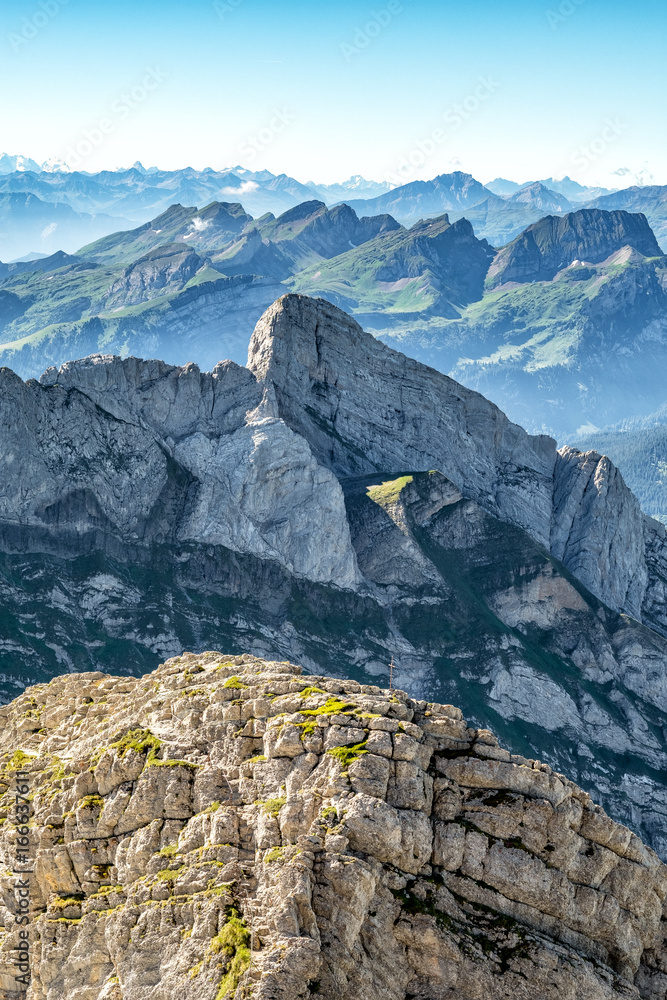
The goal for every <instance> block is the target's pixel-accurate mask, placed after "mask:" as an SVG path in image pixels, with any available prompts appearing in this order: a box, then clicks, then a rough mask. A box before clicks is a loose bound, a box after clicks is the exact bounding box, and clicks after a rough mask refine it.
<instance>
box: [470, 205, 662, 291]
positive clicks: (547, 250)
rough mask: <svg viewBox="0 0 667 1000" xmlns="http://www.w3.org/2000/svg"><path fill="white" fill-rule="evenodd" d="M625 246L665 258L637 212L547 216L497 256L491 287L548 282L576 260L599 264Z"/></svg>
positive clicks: (593, 211)
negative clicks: (512, 282)
mask: <svg viewBox="0 0 667 1000" xmlns="http://www.w3.org/2000/svg"><path fill="white" fill-rule="evenodd" d="M625 246H630V247H633V248H634V249H635V250H638V251H639V252H640V253H641V254H643V255H644V256H645V257H660V256H662V251H661V249H660V247H659V245H658V242H657V240H656V238H655V235H654V233H653V230H652V229H651V227H650V226H649V224H648V222H647V220H646V216H644V215H641V214H639V213H638V214H632V213H630V212H624V211H614V212H605V211H602V210H600V209H581V211H579V212H570V213H568V214H567V215H564V216H562V217H557V216H552V215H548V216H547V217H546V218H544V219H541V220H540V221H539V222H536V223H534V224H533V225H532V226H529V227H528V228H527V229H526V230H524V232H523V233H521V235H520V236H517V238H516V239H515V240H513V241H512V242H511V243H509V244H508V245H507V246H506V247H504V248H503V249H502V250H501V251H500V252H499V253H498V255H497V256H496V258H495V260H494V261H493V263H492V265H491V267H490V269H489V274H488V279H487V282H488V284H489V286H490V287H497V286H498V285H502V284H505V283H506V282H510V281H517V282H527V281H550V280H551V279H552V278H553V277H555V275H556V274H557V273H558V271H560V270H562V269H563V268H564V267H568V266H569V265H570V264H571V263H572V262H573V261H574V260H581V261H585V262H587V263H590V264H596V263H599V262H601V261H603V260H606V259H607V257H610V256H611V254H613V253H615V252H616V251H617V250H620V249H621V248H622V247H625Z"/></svg>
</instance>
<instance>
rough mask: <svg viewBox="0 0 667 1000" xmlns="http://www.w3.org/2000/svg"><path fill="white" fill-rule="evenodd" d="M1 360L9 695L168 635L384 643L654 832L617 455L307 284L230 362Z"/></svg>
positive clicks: (363, 649) (334, 659)
mask: <svg viewBox="0 0 667 1000" xmlns="http://www.w3.org/2000/svg"><path fill="white" fill-rule="evenodd" d="M0 378H1V381H2V393H1V394H0V428H1V430H0V443H1V445H2V459H3V463H4V464H3V490H2V493H1V494H0V593H1V598H2V608H3V616H4V635H3V641H2V643H0V690H1V691H2V692H3V696H4V698H8V697H11V696H14V695H15V694H16V693H17V692H18V691H19V690H20V689H21V688H22V687H23V686H24V685H25V684H26V683H30V682H34V681H37V680H40V681H41V680H48V679H49V678H50V677H51V676H53V675H54V674H55V673H61V672H63V671H64V670H68V671H84V672H85V671H87V670H90V669H103V670H105V671H110V672H115V673H125V672H130V673H137V672H145V671H146V670H149V669H153V668H154V667H155V665H156V664H157V663H158V662H159V660H160V659H164V658H166V657H169V656H172V655H174V654H176V653H177V652H178V651H179V650H180V649H183V648H191V649H197V650H201V649H207V648H211V647H213V646H218V645H221V644H224V646H225V647H226V648H228V649H229V650H230V651H232V652H234V653H243V652H251V653H254V654H255V655H258V656H263V657H266V658H268V659H290V660H293V661H298V662H301V663H303V664H304V667H305V668H306V669H308V670H310V671H312V672H313V673H316V674H319V673H328V674H331V673H338V674H342V675H351V676H353V677H355V678H356V680H357V681H359V682H361V683H369V682H370V683H372V682H374V680H375V679H377V678H378V677H382V678H385V677H386V676H387V669H388V664H389V662H390V659H391V657H392V656H393V657H394V659H395V663H396V678H397V682H398V683H399V684H400V685H401V687H404V688H406V689H408V690H409V692H410V695H411V696H412V697H416V698H424V697H428V698H429V699H436V700H438V701H448V702H453V703H456V704H459V705H461V706H462V708H463V710H464V711H465V712H466V714H467V715H468V717H471V718H473V719H474V721H475V724H476V725H478V726H482V727H489V726H492V727H493V728H494V730H495V731H496V732H498V734H499V736H500V737H501V738H502V740H503V741H504V743H505V744H506V745H508V746H511V747H512V749H513V750H515V751H516V752H520V753H522V754H524V755H526V756H528V757H533V756H539V757H540V758H541V759H542V760H545V761H546V762H547V763H549V764H550V766H553V767H555V768H556V769H557V770H559V771H566V772H567V773H568V774H570V775H572V776H573V777H575V778H576V779H577V781H578V782H579V784H581V785H582V786H583V787H584V788H586V789H588V790H589V791H591V792H593V791H594V792H595V794H596V796H597V798H598V800H599V801H600V802H601V803H602V804H603V805H604V806H605V808H607V809H608V810H609V811H610V813H611V814H612V815H613V816H614V817H615V819H617V820H620V821H623V822H625V823H627V824H628V825H629V826H631V827H632V828H633V829H634V830H635V832H636V833H638V834H640V835H641V836H642V838H643V839H645V840H647V841H648V842H649V843H650V844H651V846H652V847H654V848H655V849H656V850H659V851H660V852H662V853H663V854H664V853H665V852H667V838H666V836H665V829H666V828H667V827H666V823H665V817H666V816H667V787H666V785H665V779H664V775H665V772H666V770H667V754H666V752H665V746H664V740H663V738H662V733H663V731H666V730H667V683H666V682H665V678H666V677H667V639H666V638H665V634H666V633H667V621H666V620H665V593H664V579H665V552H666V551H667V549H666V545H665V534H664V528H662V527H661V526H659V525H657V524H656V523H655V522H650V521H649V520H647V519H645V518H644V516H643V515H642V513H641V510H640V509H639V505H638V503H637V501H636V499H635V498H634V497H633V496H632V494H631V492H630V491H629V490H628V489H627V487H626V486H625V484H624V482H623V480H622V477H621V476H620V475H619V473H618V472H617V470H615V469H614V467H613V465H612V464H611V463H610V462H609V461H608V460H605V459H603V458H602V457H600V456H596V455H595V454H588V455H582V454H580V453H579V452H570V451H564V452H562V453H558V452H557V451H556V446H555V443H554V442H553V441H552V440H551V439H550V438H547V437H534V436H531V435H528V434H527V433H526V432H525V431H523V430H522V429H521V428H520V427H518V426H517V425H516V424H513V423H511V421H509V420H508V419H507V418H506V417H505V416H504V414H503V413H502V412H501V411H500V410H499V409H498V408H497V407H495V406H494V405H493V404H492V403H491V402H489V401H488V400H486V399H484V397H482V396H480V395H478V394H477V393H474V392H471V391H470V390H467V389H465V388H464V387H462V386H459V385H457V383H456V382H454V381H453V380H451V379H448V378H447V377H445V376H443V375H440V374H439V373H437V372H435V371H433V370H432V369H429V368H427V367H426V366H423V365H420V364H418V363H417V362H415V361H412V360H411V359H409V358H406V357H405V356H404V355H402V354H399V353H397V352H395V351H392V350H390V349H389V348H387V347H386V346H384V345H382V344H380V343H379V342H377V341H376V340H375V339H374V338H373V337H372V336H370V335H369V334H366V333H364V332H363V331H362V330H361V328H360V327H359V326H358V325H357V324H356V323H354V321H353V320H351V319H350V318H349V317H347V316H346V315H345V314H344V313H342V312H341V311H340V310H337V309H335V307H333V306H331V305H329V304H328V303H326V302H321V301H313V300H310V299H306V298H303V297H299V296H288V297H286V298H283V299H281V300H280V301H279V302H277V303H276V304H275V305H274V306H272V307H271V309H270V310H268V311H267V313H266V314H265V316H264V317H263V319H262V321H261V322H260V324H259V325H258V327H257V330H256V333H255V336H254V337H253V341H252V344H251V351H250V358H249V366H248V368H241V367H240V366H238V365H235V364H233V363H231V362H223V363H220V364H218V365H216V366H215V368H214V369H213V371H212V372H210V373H203V372H201V371H200V370H199V369H198V368H197V367H196V366H195V365H186V366H184V367H182V368H179V367H175V366H171V365H167V364H164V363H162V362H159V361H140V360H138V359H136V358H125V359H120V358H117V357H107V356H100V355H97V356H93V357H91V358H86V359H84V360H82V361H75V362H71V363H69V364H67V365H63V366H61V367H60V368H59V369H55V368H54V369H50V370H48V371H47V372H46V373H45V374H44V376H43V377H42V380H41V382H40V383H37V382H35V381H28V382H25V383H24V382H22V381H21V380H20V379H19V378H17V377H16V376H15V375H14V374H13V373H12V372H10V371H9V370H7V369H4V370H3V371H2V373H1V374H0ZM639 619H641V621H640V620H639Z"/></svg>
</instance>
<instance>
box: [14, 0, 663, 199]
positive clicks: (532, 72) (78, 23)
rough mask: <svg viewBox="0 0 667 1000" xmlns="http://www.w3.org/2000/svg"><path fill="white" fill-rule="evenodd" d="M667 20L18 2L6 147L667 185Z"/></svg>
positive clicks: (557, 3) (641, 6)
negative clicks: (666, 92) (666, 93)
mask: <svg viewBox="0 0 667 1000" xmlns="http://www.w3.org/2000/svg"><path fill="white" fill-rule="evenodd" d="M666 29H667V5H665V4H664V2H663V0H660V2H658V0H638V2H636V3H634V4H633V5H630V4H627V3H625V2H622V3H621V2H617V0H546V2H544V3H543V2H542V0H532V2H527V0H503V2H500V0H466V2H465V3H463V2H462V0H458V2H457V3H451V2H449V3H448V2H438V3H434V2H431V3H428V2H425V0H377V2H375V3H373V2H357V0H347V2H329V3H324V4H313V3H303V2H292V3H280V2H276V0H274V2H271V3H269V2H266V0H216V2H215V3H214V2H213V0H203V2H202V0H191V2H187V3H185V2H181V3H175V2H173V0H160V2H154V0H141V2H138V0H135V2H125V0H123V2H116V3H111V2H105V0H67V2H63V0H3V3H2V5H1V6H0V46H1V49H2V59H1V60H0V88H1V92H2V94H3V99H2V107H1V108H0V151H1V150H4V151H5V152H9V153H22V154H25V155H29V156H32V157H34V158H35V159H37V160H38V161H42V160H44V159H46V158H48V157H50V156H59V157H63V158H65V157H67V156H68V155H69V157H70V158H72V157H73V156H74V155H75V154H76V150H77V149H80V150H84V151H85V153H86V155H85V156H84V157H83V159H82V160H81V163H80V164H79V165H80V166H81V167H82V169H86V170H97V169H100V168H105V167H109V168H115V167H117V166H122V165H129V164H130V163H132V162H133V161H134V160H137V159H139V160H141V161H142V162H143V163H144V164H145V165H151V164H158V165H160V166H163V167H170V168H175V167H180V166H185V165H192V166H195V167H205V166H211V167H214V168H221V167H224V166H230V165H234V164H236V163H241V164H242V165H245V166H249V167H252V168H253V169H260V168H266V169H269V170H271V171H273V172H275V173H278V172H281V171H284V172H286V173H289V174H291V175H293V176H295V177H297V178H299V179H300V180H303V181H307V180H311V179H312V180H318V181H334V180H340V179H342V178H344V177H347V176H349V175H350V174H351V173H361V174H364V175H365V176H367V177H373V178H376V179H382V178H388V179H390V180H392V179H393V180H396V179H399V180H411V179H416V178H419V177H432V176H434V175H435V174H437V173H442V172H448V171H451V170H453V169H461V170H466V171H469V172H470V173H472V174H474V175H475V176H476V177H478V178H479V179H480V180H482V181H487V180H490V179H491V178H493V177H496V176H498V175H500V176H506V177H511V178H514V179H516V180H521V181H523V180H529V179H533V178H536V177H546V176H549V175H553V176H556V177H560V176H563V175H564V174H569V175H570V176H573V177H575V178H576V179H578V180H580V181H581V182H582V183H587V184H600V183H601V184H605V185H613V186H617V187H624V186H627V185H628V184H630V183H633V182H634V181H635V179H636V178H637V177H639V178H642V179H644V180H645V181H650V180H651V179H654V180H655V182H656V183H667V129H665V113H664V110H663V107H664V97H663V86H662V74H661V73H660V75H659V70H661V69H662V65H663V63H664V39H665V37H666ZM103 123H104V125H103ZM88 146H90V152H89V151H88ZM618 171H620V173H618Z"/></svg>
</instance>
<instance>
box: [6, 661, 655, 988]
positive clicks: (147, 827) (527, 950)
mask: <svg viewBox="0 0 667 1000" xmlns="http://www.w3.org/2000/svg"><path fill="white" fill-rule="evenodd" d="M0 715H1V717H2V723H3V725H2V731H1V734H0V759H1V760H2V772H1V779H0V780H1V782H2V784H1V785H0V788H1V789H2V792H3V797H2V805H3V807H4V808H3V812H4V813H5V814H6V815H7V819H6V820H5V821H4V822H3V824H2V831H1V833H0V858H1V867H0V886H1V889H2V896H1V902H0V925H1V927H2V931H1V932H0V989H2V995H3V997H5V998H6V1000H13V998H18V997H19V996H20V995H23V994H22V993H21V992H20V989H19V988H17V983H16V979H15V976H16V975H17V974H21V975H23V976H31V979H32V982H31V986H30V991H29V996H30V997H31V998H35V1000H37V998H39V1000H62V998H63V997H68V998H69V997H77V998H84V997H85V998H86V1000H144V998H148V997H150V998H152V1000H161V998H165V1000H166V998H171V997H174V996H178V997H182V998H183V1000H188V998H195V997H196V998H198V1000H199V998H203V1000H224V998H231V997H235V998H236V1000H241V998H242V997H243V998H246V1000H249V998H251V997H252V998H265V1000H268V998H272V1000H276V998H285V1000H288V998H289V1000H295V998H298V997H307V996H310V995H312V994H318V995H320V996H322V997H324V998H330V1000H334V998H336V1000H357V998H370V997H373V998H378V1000H405V998H408V997H411V998H412V997H417V996H418V997H423V998H431V1000H442V998H445V997H454V996H456V997H457V998H458V1000H478V998H479V997H481V996H483V997H484V998H485V1000H496V998H498V1000H501V998H506V997H509V996H512V997H516V998H521V1000H535V998H536V997H538V996H539V997H540V998H543V1000H551V998H554V1000H555V998H559V1000H562V998H570V1000H575V998H580V997H586V998H587V1000H617V998H618V997H619V996H622V997H627V998H628V1000H629V998H639V997H641V998H645V1000H658V998H661V997H664V994H665V988H666V987H667V976H666V975H665V973H666V972H667V963H666V959H665V946H664V928H665V926H666V925H665V921H664V918H663V904H664V899H665V895H666V894H667V870H666V869H665V866H664V865H663V864H662V863H661V862H660V861H659V860H658V858H657V857H656V856H655V854H653V852H652V851H651V850H649V849H648V848H646V847H645V846H644V845H643V844H642V843H641V841H640V840H639V839H638V838H637V837H636V836H635V835H634V834H632V833H631V832H630V830H628V829H627V828H625V827H623V826H619V825H618V824H616V823H614V822H613V821H611V820H610V819H609V818H608V817H607V816H606V815H605V813H604V812H603V811H602V810H601V809H600V808H599V807H598V806H596V805H595V804H594V802H593V801H592V800H591V797H590V796H589V795H587V794H586V793H585V792H582V791H581V789H580V788H578V787H577V786H576V785H575V784H573V783H572V782H571V781H569V780H568V779H567V778H566V777H564V776H563V775H562V774H558V773H555V772H554V771H553V770H552V769H551V768H550V767H549V766H548V765H546V764H541V763H539V762H537V761H534V760H530V759H526V758H524V757H521V756H517V755H511V754H510V753H509V752H508V751H506V750H504V749H503V748H502V747H500V746H499V745H498V742H497V740H496V739H495V737H494V736H493V735H492V734H491V733H490V732H489V731H487V730H479V729H476V728H469V727H468V726H467V725H466V723H465V722H464V721H463V719H462V716H461V712H460V711H459V710H458V709H457V708H454V707H452V706H451V705H439V704H434V703H427V702H425V701H416V700H413V699H411V698H409V697H408V696H407V695H406V694H405V693H404V692H402V691H398V690H386V689H384V690H383V689H380V688H379V687H376V686H373V685H360V684H359V683H357V682H354V681H340V680H334V679H330V678H326V677H321V676H312V677H302V676H301V671H300V668H299V667H296V666H293V665H292V664H289V663H276V662H265V661H262V660H258V659H256V658H254V657H252V656H238V657H228V656H223V655H221V654H219V653H212V652H211V653H205V654H202V655H200V656H194V655H191V654H184V655H183V656H182V657H178V658H176V659H173V660H170V661H168V662H166V663H165V664H163V665H162V666H160V668H159V669H158V670H157V671H155V672H154V673H153V674H149V675H148V676H146V677H144V678H142V679H139V680H137V679H129V680H128V679H126V678H118V677H111V676H109V675H105V674H102V673H99V672H98V673H89V674H84V675H79V676H77V677H71V676H70V677H59V678H56V679H54V680H53V681H51V682H50V683H49V684H42V685H38V686H37V687H33V688H31V689H29V690H28V691H26V692H25V693H24V694H23V695H22V696H21V697H20V698H19V699H17V700H16V701H14V702H13V703H12V704H11V705H8V706H6V707H4V708H3V709H1V710H0ZM35 722H36V724H37V725H39V729H35ZM17 803H18V807H19V808H20V810H21V812H20V817H21V818H19V819H18V823H21V822H25V821H26V819H27V818H28V815H29V823H28V824H26V827H27V830H28V833H27V835H26V839H27V841H28V843H27V846H26V847H25V854H26V857H27V858H28V860H27V861H26V862H25V863H22V864H21V865H19V866H18V867H20V868H21V869H26V870H29V872H30V874H28V875H27V876H17V875H16V874H15V872H16V869H17V846H16V832H15V826H16V824H17ZM18 878H20V879H21V885H22V886H24V885H27V890H23V891H22V893H19V892H18V890H17V888H16V886H17V879H18ZM26 892H27V893H28V894H29V895H26ZM24 898H25V899H29V903H28V904H26V905H25V906H23V904H21V903H20V902H19V901H20V900H21V899H24ZM23 912H25V913H26V915H27V916H28V917H29V921H28V922H27V923H23V922H20V923H17V916H18V915H19V914H21V913H23ZM24 927H26V928H27V935H28V936H27V937H26V936H25V933H26V932H25V931H24V936H23V937H22V938H21V937H19V933H20V931H21V930H22V929H23V928H24ZM26 941H28V942H29V943H28V945H27V946H26V944H25V942H26ZM21 942H23V944H21ZM19 945H20V948H19ZM17 948H19V950H18V951H17ZM21 948H22V949H23V950H22V951H21V950H20V949H21ZM26 951H27V952H29V955H30V958H29V960H28V961H27V962H26V963H24V969H26V968H27V966H29V971H23V972H20V971H19V970H17V967H16V962H17V955H18V954H19V953H20V954H24V953H25V952H26ZM24 982H25V980H24ZM21 989H23V987H21Z"/></svg>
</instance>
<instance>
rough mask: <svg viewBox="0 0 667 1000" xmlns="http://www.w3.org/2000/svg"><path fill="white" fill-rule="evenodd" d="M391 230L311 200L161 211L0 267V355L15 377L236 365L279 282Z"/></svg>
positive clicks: (392, 224) (387, 222)
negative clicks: (73, 368) (87, 367)
mask: <svg viewBox="0 0 667 1000" xmlns="http://www.w3.org/2000/svg"><path fill="white" fill-rule="evenodd" d="M61 207H62V208H64V207H65V206H61ZM68 211H70V210H69V209H68ZM398 230H401V227H400V226H399V224H398V223H397V222H396V221H395V220H394V219H392V218H391V217H390V216H386V215H382V216H377V217H374V218H362V219H359V218H358V217H357V215H356V214H355V212H354V211H353V210H352V209H351V208H349V207H347V206H346V205H342V206H337V207H334V208H331V209H329V208H327V206H326V205H325V204H324V203H323V202H320V201H309V202H306V203H305V204H303V205H300V206H298V207H296V208H293V209H289V210H288V211H287V212H285V213H283V214H282V215H280V216H279V217H278V218H275V216H273V215H271V214H268V215H264V216H262V217H261V218H259V219H253V218H252V216H251V215H250V214H249V213H247V212H246V211H245V210H244V208H243V206H242V205H241V204H239V203H233V202H232V203H229V202H227V203H219V202H213V203H212V204H210V205H207V206H206V207H205V208H203V209H200V210H197V209H196V208H194V207H184V206H183V205H171V206H170V207H169V208H168V209H167V210H166V211H165V212H163V213H162V214H161V215H159V216H157V217H156V218H155V219H153V220H152V221H151V222H147V223H145V224H144V225H143V226H139V227H137V228H135V229H130V230H123V231H119V232H115V233H111V234H110V235H108V236H104V237H102V238H101V239H99V240H96V241H94V242H93V243H91V244H88V245H86V246H84V247H83V248H82V249H81V250H80V251H79V252H78V254H77V255H76V256H69V255H67V254H64V253H60V254H54V255H52V256H51V257H49V258H47V259H46V260H43V259H37V260H34V261H24V262H21V263H15V264H0V354H1V355H2V360H3V362H4V363H9V364H11V365H12V366H13V367H14V369H15V370H16V371H18V372H19V373H20V374H21V375H23V376H29V375H35V374H38V373H39V370H40V369H43V368H44V366H45V365H46V364H49V363H53V362H54V363H62V362H63V361H65V360H67V359H69V358H72V357H79V356H82V355H84V354H89V353H94V352H95V351H99V350H115V351H117V352H118V353H124V352H125V353H127V352H128V351H130V352H132V353H139V354H156V353H157V354H159V355H160V356H162V357H165V358H167V360H169V361H173V362H174V363H177V364H184V363H186V362H187V361H190V360H196V361H197V362H198V363H199V364H202V365H203V366H206V367H212V366H214V365H215V364H216V363H217V362H218V361H219V360H221V358H223V357H229V358H231V359H232V360H236V361H239V362H242V361H244V360H245V355H246V349H247V344H248V338H249V336H250V333H251V331H252V329H253V327H254V324H255V323H256V321H257V319H258V317H259V315H261V313H262V312H263V310H264V309H265V308H266V307H267V306H268V305H270V303H271V302H272V301H274V299H276V298H277V297H278V296H279V295H280V294H281V293H282V292H284V291H285V290H286V286H285V285H283V284H282V282H284V281H285V280H286V279H288V278H290V277H291V276H292V275H294V274H295V273H297V272H298V271H300V270H302V269H303V268H304V267H306V266H308V265H313V264H315V265H316V264H317V263H318V262H321V261H327V260H328V259H330V258H333V257H335V256H336V255H339V254H341V253H344V252H345V251H347V250H350V248H352V247H357V246H359V245H362V244H367V243H368V242H369V241H372V240H374V239H376V238H377V237H378V236H380V235H381V234H387V233H391V232H392V231H398ZM473 239H474V237H473Z"/></svg>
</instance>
